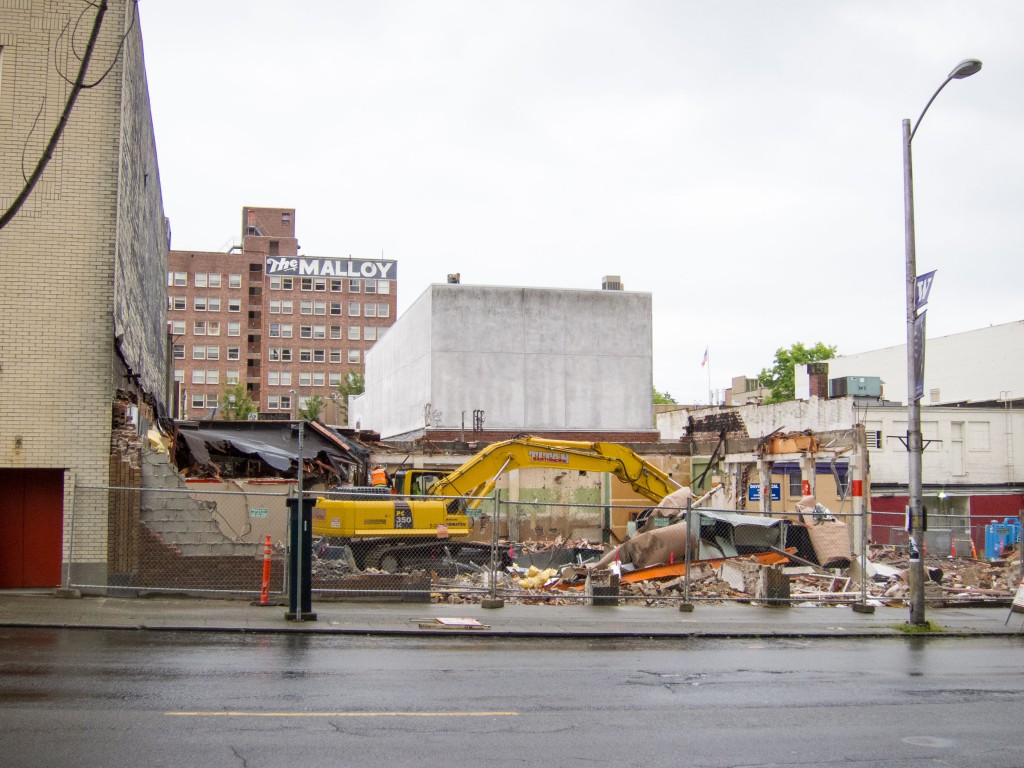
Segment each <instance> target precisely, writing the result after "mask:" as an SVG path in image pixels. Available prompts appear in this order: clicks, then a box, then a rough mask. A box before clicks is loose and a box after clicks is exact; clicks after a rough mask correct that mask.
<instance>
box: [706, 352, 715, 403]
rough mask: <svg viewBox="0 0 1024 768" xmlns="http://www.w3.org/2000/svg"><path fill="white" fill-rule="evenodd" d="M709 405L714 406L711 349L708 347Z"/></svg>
mask: <svg viewBox="0 0 1024 768" xmlns="http://www.w3.org/2000/svg"><path fill="white" fill-rule="evenodd" d="M707 356H708V405H714V403H712V402H711V348H710V347H708V353H707Z"/></svg>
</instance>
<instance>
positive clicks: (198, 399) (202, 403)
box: [192, 395, 206, 408]
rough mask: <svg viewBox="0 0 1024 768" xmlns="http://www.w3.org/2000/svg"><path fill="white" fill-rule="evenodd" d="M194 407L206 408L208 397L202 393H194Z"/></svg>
mask: <svg viewBox="0 0 1024 768" xmlns="http://www.w3.org/2000/svg"><path fill="white" fill-rule="evenodd" d="M192 407H193V408H205V407H206V398H205V397H203V396H202V395H192Z"/></svg>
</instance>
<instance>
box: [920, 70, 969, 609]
mask: <svg viewBox="0 0 1024 768" xmlns="http://www.w3.org/2000/svg"><path fill="white" fill-rule="evenodd" d="M980 69H981V62H980V61H978V60H977V59H965V60H963V61H961V62H960V63H959V64H957V65H956V66H955V67H954V68H953V71H952V72H950V73H949V75H948V76H947V77H946V79H945V80H944V81H943V82H942V85H940V86H939V87H938V89H937V90H936V91H935V93H933V94H932V97H931V98H930V99H928V103H927V104H925V105H924V109H923V110H922V111H921V116H920V117H918V118H917V122H916V123H914V126H913V128H911V126H910V120H909V119H904V121H903V209H904V218H905V237H906V248H907V286H906V288H907V454H908V457H909V465H910V466H909V471H908V474H907V495H908V499H907V502H908V514H909V517H910V520H909V523H910V525H909V527H910V584H911V589H910V623H911V624H925V623H926V621H925V615H924V559H923V557H922V555H923V546H924V512H923V507H922V505H921V449H922V442H923V441H922V439H921V402H920V401H921V397H922V396H923V394H924V315H925V313H923V312H922V313H921V314H920V315H919V314H918V312H917V310H918V309H919V308H920V307H921V306H922V305H923V304H924V303H925V302H926V301H927V290H924V291H922V296H921V297H920V298H919V297H918V286H917V264H916V262H917V254H916V245H915V241H914V174H913V171H912V170H911V161H910V142H911V141H913V140H914V134H915V133H917V129H918V127H919V126H920V125H921V120H922V119H923V118H924V115H925V112H927V111H928V107H930V106H931V105H932V102H933V101H935V97H936V96H938V95H939V93H940V92H941V91H942V89H943V88H945V87H946V85H947V84H948V83H949V81H950V80H962V79H964V78H965V77H970V76H971V75H973V74H975V73H976V72H978V71H979V70H980Z"/></svg>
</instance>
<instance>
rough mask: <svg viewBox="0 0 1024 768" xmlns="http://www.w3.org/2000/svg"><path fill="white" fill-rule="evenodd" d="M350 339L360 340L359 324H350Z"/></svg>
mask: <svg viewBox="0 0 1024 768" xmlns="http://www.w3.org/2000/svg"><path fill="white" fill-rule="evenodd" d="M348 340H349V341H359V326H358V325H350V326H349V327H348Z"/></svg>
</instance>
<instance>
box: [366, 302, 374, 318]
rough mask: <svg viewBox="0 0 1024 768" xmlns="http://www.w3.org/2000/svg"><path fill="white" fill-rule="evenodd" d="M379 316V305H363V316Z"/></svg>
mask: <svg viewBox="0 0 1024 768" xmlns="http://www.w3.org/2000/svg"><path fill="white" fill-rule="evenodd" d="M376 316H377V305H376V304H369V303H367V304H364V305H363V317H376Z"/></svg>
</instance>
